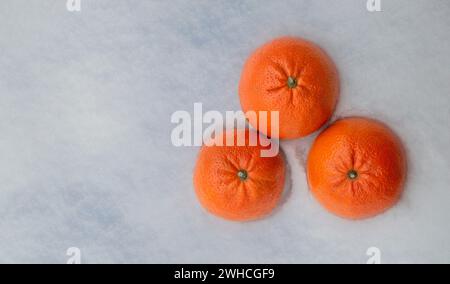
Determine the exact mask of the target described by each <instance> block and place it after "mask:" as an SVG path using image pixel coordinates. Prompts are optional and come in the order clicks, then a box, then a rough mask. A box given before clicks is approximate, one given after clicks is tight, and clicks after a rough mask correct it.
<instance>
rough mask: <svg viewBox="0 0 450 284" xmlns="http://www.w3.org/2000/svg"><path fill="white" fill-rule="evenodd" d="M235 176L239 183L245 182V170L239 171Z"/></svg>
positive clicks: (246, 176) (246, 174) (246, 175)
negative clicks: (239, 180)
mask: <svg viewBox="0 0 450 284" xmlns="http://www.w3.org/2000/svg"><path fill="white" fill-rule="evenodd" d="M237 176H238V177H239V178H240V179H241V181H246V180H247V178H248V173H247V171H246V170H239V171H238V173H237Z"/></svg>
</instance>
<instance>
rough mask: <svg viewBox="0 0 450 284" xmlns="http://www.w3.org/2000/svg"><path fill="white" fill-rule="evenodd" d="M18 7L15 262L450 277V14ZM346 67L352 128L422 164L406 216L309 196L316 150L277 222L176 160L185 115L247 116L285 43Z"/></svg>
mask: <svg viewBox="0 0 450 284" xmlns="http://www.w3.org/2000/svg"><path fill="white" fill-rule="evenodd" d="M81 2H82V11H81V12H78V13H71V12H68V11H67V10H66V0H42V1H29V0H2V1H0V262H2V263H11V262H21V263H30V262H31V263H35V262H45V263H47V262H54V263H65V262H66V260H67V258H68V257H67V256H66V250H67V248H69V247H72V246H75V247H79V248H80V249H81V253H82V255H81V260H82V262H83V263H141V262H145V263H210V262H214V263H229V262H231V263H235V262H238V263H253V262H256V263H323V262H326V263H328V262H331V263H342V262H344V263H349V262H350V263H365V262H366V261H367V259H368V258H369V257H368V256H366V250H367V249H368V248H369V247H371V246H376V247H378V248H379V249H380V250H381V253H382V255H381V261H382V262H384V263H404V262H407V263H410V262H412V263H428V262H445V263H449V262H450V206H449V201H450V200H449V199H450V188H449V184H450V173H449V172H450V150H449V145H450V132H449V122H450V16H449V15H450V1H448V0H431V1H430V0H415V1H410V0H395V1H387V0H382V9H383V12H378V13H369V12H368V11H367V10H366V0H340V1H329V0H303V1H302V0H292V1H278V0H277V1H275V0H273V1H268V0H267V1H260V0H258V1H256V0H242V1H237V0H236V1H227V0H222V1H212V0H211V1H206V0H205V1H201V0H191V1H188V0H185V1H181V0H172V1H157V0H154V1H144V0H141V1H138V0H129V1H119V0H116V1H110V0H82V1H81ZM286 34H288V35H296V36H301V37H305V38H308V39H310V40H313V41H315V42H317V43H318V44H320V45H321V46H322V47H323V48H324V49H325V50H327V52H328V53H329V54H330V55H331V56H332V58H333V59H334V60H335V62H336V64H337V66H338V68H339V70H340V73H341V80H342V93H341V94H342V95H341V100H340V102H339V105H338V108H337V111H336V114H335V118H336V117H342V116H346V115H352V114H358V115H366V116H370V117H374V118H378V119H380V120H382V121H384V122H386V123H388V124H389V125H390V126H391V127H392V128H393V129H394V130H395V131H396V132H397V133H398V134H399V136H400V137H401V138H402V139H403V141H404V143H405V146H406V148H407V150H408V159H409V176H408V183H407V187H406V191H405V193H404V195H403V198H402V200H401V202H400V203H399V204H398V205H397V206H396V207H395V208H393V209H392V210H390V211H388V212H387V213H386V214H383V215H381V216H378V217H376V218H373V219H369V220H365V221H359V222H353V221H347V220H343V219H340V218H337V217H334V216H333V215H331V214H329V213H327V212H326V211H325V210H324V209H322V208H321V207H320V206H319V204H318V203H317V202H316V201H315V200H314V199H313V197H312V196H311V194H310V192H309V191H308V188H307V184H306V178H305V171H304V166H303V163H304V159H305V155H306V153H307V151H308V149H309V146H310V143H311V141H312V139H313V138H314V137H313V136H312V137H308V138H307V139H303V140H294V141H288V142H283V143H282V149H283V150H284V152H285V154H286V156H287V160H288V162H289V166H290V171H291V174H290V179H291V182H289V183H290V184H291V190H290V192H289V194H288V197H287V198H286V199H285V201H284V203H283V204H282V205H281V206H280V207H279V208H278V210H277V211H276V212H275V214H273V215H272V216H271V217H269V218H267V219H264V220H261V221H257V222H251V223H245V224H240V223H232V222H227V221H223V220H221V219H218V218H216V217H214V216H211V215H209V214H207V213H205V211H204V210H203V209H202V208H201V207H200V205H199V204H198V202H197V200H196V197H195V195H194V191H193V186H192V171H193V167H194V163H195V159H196V155H197V153H198V150H199V149H198V148H195V147H191V148H176V147H174V146H172V144H171V140H170V133H171V131H172V129H173V127H174V126H175V125H174V124H172V123H170V117H171V114H172V113H173V112H174V111H177V110H186V111H189V112H191V113H192V112H193V104H194V103H195V102H202V103H203V108H204V111H207V110H219V111H221V112H225V111H226V110H239V109H240V106H239V100H238V96H237V88H238V82H239V77H240V71H241V68H242V65H243V63H244V61H245V59H246V58H247V56H248V55H249V54H250V52H251V51H252V50H253V49H255V48H256V47H257V46H259V45H261V44H263V43H264V42H266V41H268V40H270V39H272V38H274V37H278V36H281V35H286Z"/></svg>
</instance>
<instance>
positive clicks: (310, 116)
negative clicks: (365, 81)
mask: <svg viewBox="0 0 450 284" xmlns="http://www.w3.org/2000/svg"><path fill="white" fill-rule="evenodd" d="M239 96H240V101H241V106H242V109H243V110H244V112H248V111H254V112H256V116H253V115H252V116H247V118H248V120H249V122H250V124H251V125H252V126H253V127H254V128H256V129H258V130H259V131H260V132H262V133H264V134H266V135H268V136H269V137H273V138H281V139H292V138H298V137H303V136H307V135H308V134H310V133H312V132H314V131H316V130H318V129H319V128H320V127H321V126H322V125H324V124H325V122H326V121H328V119H329V118H330V117H331V115H332V113H333V111H334V108H335V106H336V102H337V99H338V96H339V76H338V72H337V69H336V66H335V65H334V63H333V61H332V60H331V59H330V57H329V56H328V55H327V54H326V53H325V52H324V51H323V50H322V49H321V48H320V47H319V46H317V45H315V44H314V43H312V42H309V41H306V40H304V39H301V38H295V37H282V38H279V39H275V40H273V41H271V42H269V43H267V44H265V45H263V46H262V47H260V48H258V49H257V50H256V51H255V52H254V53H253V54H252V55H251V56H250V58H249V59H248V60H247V62H246V63H245V65H244V69H243V71H242V75H241V80H240V84H239ZM260 111H266V112H270V111H278V112H279V125H275V124H276V123H274V125H271V119H270V115H268V117H269V119H267V122H265V121H264V120H263V119H259V117H260V113H259V112H260ZM257 122H259V124H258V123H257ZM272 128H273V129H274V130H275V129H277V132H278V133H279V134H278V135H277V133H275V132H273V131H272Z"/></svg>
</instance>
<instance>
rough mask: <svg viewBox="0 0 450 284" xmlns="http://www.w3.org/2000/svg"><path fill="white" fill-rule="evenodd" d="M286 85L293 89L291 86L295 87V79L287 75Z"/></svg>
mask: <svg viewBox="0 0 450 284" xmlns="http://www.w3.org/2000/svg"><path fill="white" fill-rule="evenodd" d="M287 85H288V87H289V89H293V88H295V87H297V79H295V78H294V77H291V76H289V77H288V79H287Z"/></svg>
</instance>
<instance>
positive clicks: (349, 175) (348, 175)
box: [347, 170, 358, 180]
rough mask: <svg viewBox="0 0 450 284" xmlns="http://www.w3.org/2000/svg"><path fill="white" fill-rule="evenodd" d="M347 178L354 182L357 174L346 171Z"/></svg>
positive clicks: (352, 171)
mask: <svg viewBox="0 0 450 284" xmlns="http://www.w3.org/2000/svg"><path fill="white" fill-rule="evenodd" d="M347 177H348V178H349V179H351V180H355V179H357V178H358V172H357V171H355V170H350V171H348V173H347Z"/></svg>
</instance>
